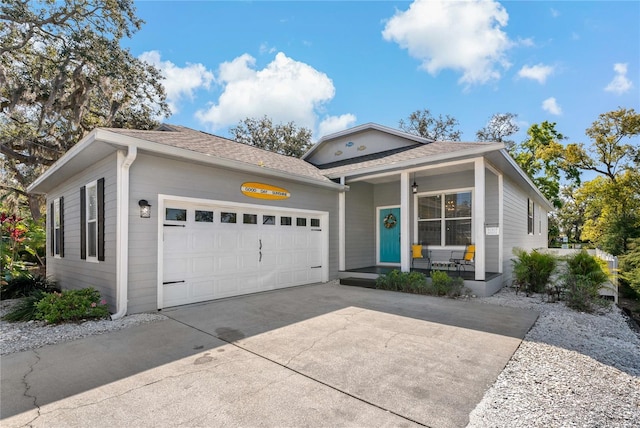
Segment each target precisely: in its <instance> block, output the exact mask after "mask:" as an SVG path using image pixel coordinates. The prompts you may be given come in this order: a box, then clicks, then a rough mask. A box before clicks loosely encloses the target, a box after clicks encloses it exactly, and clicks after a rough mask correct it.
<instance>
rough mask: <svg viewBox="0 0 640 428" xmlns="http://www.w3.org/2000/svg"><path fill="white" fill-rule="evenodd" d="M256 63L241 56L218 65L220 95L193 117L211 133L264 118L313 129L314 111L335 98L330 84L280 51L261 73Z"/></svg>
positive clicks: (312, 70) (306, 65) (329, 80)
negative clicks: (248, 119)
mask: <svg viewBox="0 0 640 428" xmlns="http://www.w3.org/2000/svg"><path fill="white" fill-rule="evenodd" d="M255 63H256V61H255V58H253V57H252V56H251V55H249V54H244V55H242V56H239V57H237V58H235V59H234V60H232V61H230V62H225V63H223V64H221V65H220V73H219V76H218V83H219V84H221V85H222V87H223V90H222V94H221V95H220V98H219V99H218V102H217V104H216V103H214V104H212V105H211V106H209V107H208V108H207V109H204V110H199V111H198V112H196V117H197V118H198V119H199V120H200V121H201V122H203V123H204V124H206V125H208V126H209V127H210V128H212V129H213V130H217V129H221V128H224V127H226V126H231V125H236V124H237V123H238V122H239V121H241V120H243V119H245V118H247V117H253V118H260V117H262V116H264V115H266V116H268V117H269V118H271V119H272V120H273V121H274V123H281V122H294V123H295V124H296V125H297V126H298V127H305V128H309V129H311V130H314V129H315V124H316V121H317V120H318V116H317V112H318V111H319V110H321V109H322V106H323V105H324V104H326V103H327V102H329V101H330V100H331V99H333V97H334V95H335V88H334V86H333V81H332V80H331V79H330V78H329V77H328V76H327V75H326V74H324V73H322V72H320V71H318V70H316V69H314V68H313V67H311V66H310V65H308V64H305V63H303V62H298V61H295V60H293V59H291V58H288V57H287V56H286V55H285V54H284V53H282V52H279V53H278V54H276V56H275V59H274V60H273V61H272V62H271V63H269V64H267V66H266V67H265V68H263V69H262V70H257V69H256V67H255Z"/></svg>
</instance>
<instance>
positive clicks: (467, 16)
mask: <svg viewBox="0 0 640 428" xmlns="http://www.w3.org/2000/svg"><path fill="white" fill-rule="evenodd" d="M508 20H509V15H508V14H507V11H506V10H505V9H504V7H502V5H501V4H500V3H498V2H496V1H493V0H472V1H446V0H444V1H443V0H439V1H431V0H416V1H415V2H413V3H412V4H411V6H410V7H409V9H408V10H407V11H398V12H396V14H395V15H394V16H393V17H392V18H391V19H389V21H388V22H387V24H386V26H385V28H384V31H383V32H382V36H383V37H384V39H385V40H387V41H393V42H395V43H397V44H398V45H400V47H402V48H403V49H407V50H408V51H409V55H411V56H412V57H414V58H417V59H419V60H420V61H422V64H421V67H422V68H424V69H425V70H427V72H429V73H430V74H432V75H435V74H436V73H438V72H439V71H440V70H443V69H447V68H449V69H453V70H459V71H461V72H462V77H461V78H460V79H459V82H460V83H465V84H467V85H470V84H475V83H486V82H488V81H490V80H495V79H499V78H500V71H499V70H498V69H497V68H498V67H497V65H500V66H501V67H503V68H508V67H509V65H510V64H509V63H508V62H507V60H506V58H505V52H506V50H507V49H509V48H510V47H511V46H512V45H513V42H511V41H510V40H509V38H508V37H507V34H506V33H505V32H504V31H502V30H501V28H502V27H504V26H506V25H507V21H508Z"/></svg>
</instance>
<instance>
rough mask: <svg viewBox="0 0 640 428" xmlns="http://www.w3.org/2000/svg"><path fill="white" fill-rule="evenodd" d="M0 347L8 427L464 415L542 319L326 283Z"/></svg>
mask: <svg viewBox="0 0 640 428" xmlns="http://www.w3.org/2000/svg"><path fill="white" fill-rule="evenodd" d="M163 313H164V314H165V315H167V316H169V317H170V318H171V319H170V320H167V321H161V322H157V323H153V324H148V325H142V326H137V327H132V328H129V329H126V330H122V331H118V332H115V333H110V334H105V335H101V336H94V337H89V338H85V339H81V340H77V341H74V342H69V343H66V344H60V345H53V346H47V347H44V348H40V349H37V350H34V351H26V352H21V353H16V354H11V355H7V356H4V357H2V361H1V369H2V372H1V381H2V383H1V390H2V395H1V404H0V405H1V407H0V412H1V413H0V417H1V418H2V422H1V424H0V425H2V426H3V427H13V426H24V425H30V426H56V427H62V426H110V427H114V426H116V427H121V426H150V425H153V426H178V425H183V426H415V425H418V426H419V425H426V426H430V427H461V426H465V425H466V424H467V422H468V415H469V413H470V412H471V410H473V408H474V407H475V406H476V404H477V403H478V402H479V401H480V400H481V399H482V397H483V395H484V392H485V391H486V390H487V389H488V388H489V387H490V386H491V385H492V383H493V382H494V381H495V379H496V377H497V376H498V374H499V373H500V372H501V371H502V369H503V368H504V366H505V364H506V363H507V361H508V360H509V358H510V357H511V355H512V354H513V352H514V351H515V350H516V349H517V347H518V346H519V344H520V342H521V339H522V337H524V335H525V333H526V332H527V331H528V330H529V328H530V327H531V326H532V324H533V323H534V322H535V320H536V319H537V316H538V314H537V313H536V312H533V311H527V310H521V309H517V310H516V309H511V308H504V307H498V306H492V305H487V304H480V303H475V302H473V301H458V300H448V299H442V298H433V297H426V296H415V295H408V294H401V293H394V292H387V291H381V290H370V289H361V288H354V287H346V286H339V285H333V284H322V285H312V286H304V287H297V288H293V289H287V290H279V291H273V292H267V293H262V294H256V295H251V296H245V297H238V298H232V299H225V300H219V301H215V302H211V303H205V304H198V305H191V306H185V307H181V308H176V309H170V310H165V311H163Z"/></svg>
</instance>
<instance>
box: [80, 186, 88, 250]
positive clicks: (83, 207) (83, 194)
mask: <svg viewBox="0 0 640 428" xmlns="http://www.w3.org/2000/svg"><path fill="white" fill-rule="evenodd" d="M80 258H81V259H82V260H86V259H87V188H86V187H85V186H82V187H81V188H80Z"/></svg>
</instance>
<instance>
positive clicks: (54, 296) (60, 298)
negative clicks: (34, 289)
mask: <svg viewBox="0 0 640 428" xmlns="http://www.w3.org/2000/svg"><path fill="white" fill-rule="evenodd" d="M36 307H37V314H36V317H37V318H38V319H42V320H45V321H47V322H48V323H52V324H57V323H61V322H65V321H79V320H83V319H90V318H106V317H107V316H109V310H108V309H107V302H106V301H105V300H101V299H100V293H99V292H98V291H97V290H95V289H93V288H83V289H80V290H64V291H62V292H61V293H58V292H54V293H50V294H47V295H45V297H44V298H42V299H41V300H40V301H39V302H38V303H37V305H36Z"/></svg>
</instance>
